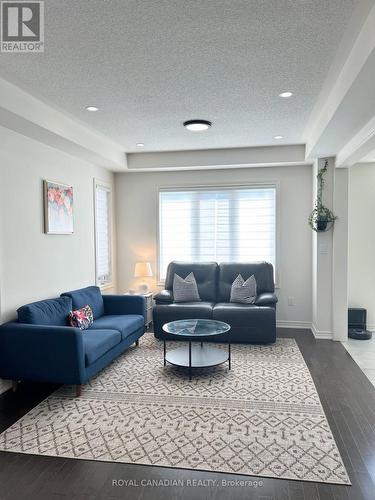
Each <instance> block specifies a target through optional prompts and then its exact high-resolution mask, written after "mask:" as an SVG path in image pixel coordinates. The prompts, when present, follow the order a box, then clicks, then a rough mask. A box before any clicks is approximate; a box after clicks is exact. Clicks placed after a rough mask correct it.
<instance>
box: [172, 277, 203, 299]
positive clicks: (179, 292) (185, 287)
mask: <svg viewBox="0 0 375 500" xmlns="http://www.w3.org/2000/svg"><path fill="white" fill-rule="evenodd" d="M173 298H174V301H175V302H198V301H200V300H201V298H200V297H199V292H198V286H197V282H196V281H195V276H194V273H190V274H188V275H187V276H186V278H185V279H184V278H181V276H179V275H178V274H176V273H175V275H174V278H173Z"/></svg>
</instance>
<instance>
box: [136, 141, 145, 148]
mask: <svg viewBox="0 0 375 500" xmlns="http://www.w3.org/2000/svg"><path fill="white" fill-rule="evenodd" d="M136 146H137V148H144V147H145V145H144V144H143V142H137V144H136Z"/></svg>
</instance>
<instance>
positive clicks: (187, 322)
mask: <svg viewBox="0 0 375 500" xmlns="http://www.w3.org/2000/svg"><path fill="white" fill-rule="evenodd" d="M163 330H164V331H165V332H166V333H169V334H172V335H176V336H179V337H181V340H182V339H184V340H187V341H188V343H189V345H184V346H182V347H178V348H176V349H173V350H171V351H169V352H167V346H166V340H165V339H164V366H166V364H167V363H170V364H171V365H175V366H182V367H185V368H189V380H191V374H192V369H193V368H207V367H209V366H217V365H221V364H222V363H225V362H226V361H228V368H229V370H230V368H231V359H230V338H229V335H228V340H227V342H226V343H227V344H228V351H226V350H223V349H217V348H216V347H212V346H208V345H204V344H203V341H202V340H201V338H202V337H213V336H215V335H220V334H223V333H227V332H229V330H230V326H229V325H227V323H224V322H223V321H215V320H213V319H182V320H179V321H171V322H170V323H166V324H165V325H163ZM171 340H173V339H171ZM197 340H198V341H199V344H197V343H196V342H195V341H197Z"/></svg>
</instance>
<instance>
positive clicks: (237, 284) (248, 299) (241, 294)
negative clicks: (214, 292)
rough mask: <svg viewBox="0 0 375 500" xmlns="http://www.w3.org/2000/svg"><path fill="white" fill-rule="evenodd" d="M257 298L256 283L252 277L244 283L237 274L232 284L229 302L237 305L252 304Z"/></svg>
mask: <svg viewBox="0 0 375 500" xmlns="http://www.w3.org/2000/svg"><path fill="white" fill-rule="evenodd" d="M256 298H257V282H256V279H255V276H254V275H252V276H250V278H248V279H247V280H246V281H245V280H244V279H243V277H242V276H241V275H240V274H239V275H238V276H237V278H236V279H235V280H234V281H233V283H232V288H231V291H230V301H231V302H237V303H239V304H254V302H255V299H256Z"/></svg>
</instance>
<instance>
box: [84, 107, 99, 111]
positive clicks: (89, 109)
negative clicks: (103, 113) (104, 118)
mask: <svg viewBox="0 0 375 500" xmlns="http://www.w3.org/2000/svg"><path fill="white" fill-rule="evenodd" d="M86 111H92V112H94V111H99V108H97V107H96V106H86Z"/></svg>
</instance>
